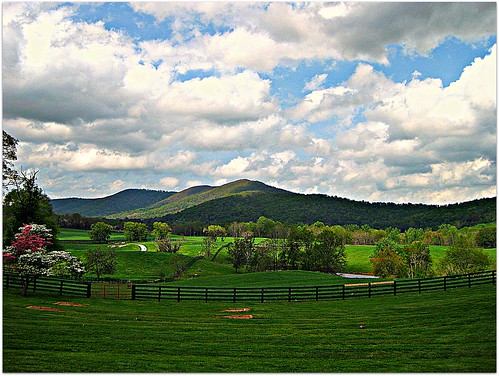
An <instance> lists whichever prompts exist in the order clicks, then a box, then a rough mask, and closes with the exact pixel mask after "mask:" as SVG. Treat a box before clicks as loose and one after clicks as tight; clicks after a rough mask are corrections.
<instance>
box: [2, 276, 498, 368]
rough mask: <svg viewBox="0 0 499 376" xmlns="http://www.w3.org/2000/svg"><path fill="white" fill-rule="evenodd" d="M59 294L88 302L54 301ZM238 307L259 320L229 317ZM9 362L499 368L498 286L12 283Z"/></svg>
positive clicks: (6, 317)
mask: <svg viewBox="0 0 499 376" xmlns="http://www.w3.org/2000/svg"><path fill="white" fill-rule="evenodd" d="M61 300H63V301H73V302H79V303H84V304H88V306H84V307H60V306H56V305H54V304H53V303H54V302H57V301H61ZM27 306H46V307H59V308H62V309H63V310H64V311H63V312H47V311H37V310H32V309H26V307H27ZM236 307H239V308H241V307H247V308H250V311H249V312H245V314H251V315H253V316H254V318H253V319H250V320H233V319H227V318H223V317H222V316H224V315H228V313H224V312H222V311H223V310H225V309H228V308H236ZM359 325H365V329H360V328H359ZM3 371H4V372H52V373H57V372H93V373H96V372H107V373H116V372H137V373H138V372H149V373H153V372H189V373H201V372H211V373H219V372H237V373H243V372H267V373H270V372H302V373H303V372H305V373H307V372H310V373H311V372H327V373H337V372H349V373H363V372H378V373H381V372H391V373H394V372H411V373H428V372H439V373H458V372H470V373H471V372H487V373H494V372H496V286H493V285H486V286H477V287H473V288H471V289H468V288H460V289H454V290H449V291H446V292H443V291H438V292H432V293H425V294H421V295H417V294H415V295H412V294H403V295H398V296H396V297H394V296H383V297H376V298H371V299H369V298H357V299H351V300H349V299H347V300H334V301H320V302H306V303H264V304H261V303H247V304H245V305H242V304H241V303H239V304H235V305H234V306H233V305H232V304H230V303H208V304H206V303H199V302H197V303H196V302H181V303H169V302H161V303H158V302H155V301H131V300H112V299H107V300H106V299H85V298H80V299H74V298H73V299H71V298H57V297H48V296H42V295H37V296H31V297H27V298H22V297H20V296H19V292H18V291H17V292H13V291H12V290H7V291H5V292H4V295H3Z"/></svg>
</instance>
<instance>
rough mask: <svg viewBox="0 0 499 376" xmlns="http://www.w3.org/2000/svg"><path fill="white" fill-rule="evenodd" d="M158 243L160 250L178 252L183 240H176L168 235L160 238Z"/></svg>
mask: <svg viewBox="0 0 499 376" xmlns="http://www.w3.org/2000/svg"><path fill="white" fill-rule="evenodd" d="M156 244H157V245H158V252H168V253H177V252H178V251H179V250H180V247H181V246H182V242H174V241H172V240H171V239H170V238H168V237H166V238H164V239H160V240H158V241H157V242H156Z"/></svg>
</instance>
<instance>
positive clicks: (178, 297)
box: [177, 287, 180, 303]
mask: <svg viewBox="0 0 499 376" xmlns="http://www.w3.org/2000/svg"><path fill="white" fill-rule="evenodd" d="M177 303H180V287H179V288H178V289H177Z"/></svg>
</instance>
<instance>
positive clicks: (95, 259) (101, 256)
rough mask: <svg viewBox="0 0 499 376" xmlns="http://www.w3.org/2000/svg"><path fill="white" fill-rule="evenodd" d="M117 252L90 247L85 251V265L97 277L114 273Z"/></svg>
mask: <svg viewBox="0 0 499 376" xmlns="http://www.w3.org/2000/svg"><path fill="white" fill-rule="evenodd" d="M117 256H118V255H117V253H116V252H115V251H113V250H103V249H100V248H98V249H90V250H88V251H87V252H86V253H85V259H86V261H85V266H86V268H87V270H88V271H93V272H94V273H95V274H96V276H97V279H100V277H101V275H103V274H114V273H115V271H116V265H117V261H116V258H117Z"/></svg>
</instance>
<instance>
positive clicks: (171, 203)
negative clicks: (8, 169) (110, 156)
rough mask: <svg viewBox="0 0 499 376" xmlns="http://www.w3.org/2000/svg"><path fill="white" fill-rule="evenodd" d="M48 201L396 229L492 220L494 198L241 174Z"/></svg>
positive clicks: (185, 215) (93, 213) (123, 211)
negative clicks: (436, 198) (294, 186)
mask: <svg viewBox="0 0 499 376" xmlns="http://www.w3.org/2000/svg"><path fill="white" fill-rule="evenodd" d="M52 206H53V208H54V212H56V213H58V214H72V213H80V214H81V215H83V216H89V217H107V218H122V219H127V218H128V219H132V218H135V219H141V220H143V221H145V222H154V221H157V220H161V221H166V222H169V223H183V222H197V223H202V224H204V225H206V224H224V225H226V224H230V223H232V222H249V221H254V222H256V221H257V220H258V218H259V217H260V216H265V217H267V218H270V219H272V220H274V221H280V222H283V223H287V224H292V223H304V224H312V223H314V222H316V221H321V222H323V223H325V224H326V225H335V224H339V225H347V224H357V225H359V226H362V225H365V224H366V225H369V226H370V227H372V228H386V227H389V226H393V227H398V228H400V229H406V228H409V227H422V228H426V227H432V228H437V227H438V226H439V225H441V224H444V223H447V224H452V225H455V226H456V227H458V228H460V227H463V226H472V225H475V224H478V223H490V222H495V220H496V199H495V198H484V199H480V200H474V201H470V202H465V203H460V204H453V205H445V206H436V205H422V204H394V203H369V202H365V201H353V200H349V199H346V198H339V197H331V196H326V195H319V194H313V195H305V194H299V193H292V192H289V191H285V190H282V189H278V188H274V187H271V186H268V185H266V184H264V183H261V182H258V181H251V180H245V179H243V180H238V181H235V182H231V183H228V184H224V185H222V186H220V187H211V186H198V187H191V188H188V189H186V190H183V191H181V192H164V191H151V190H136V189H135V190H134V189H131V190H126V191H123V192H119V193H117V194H115V195H113V196H109V197H104V198H100V199H57V200H52Z"/></svg>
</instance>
